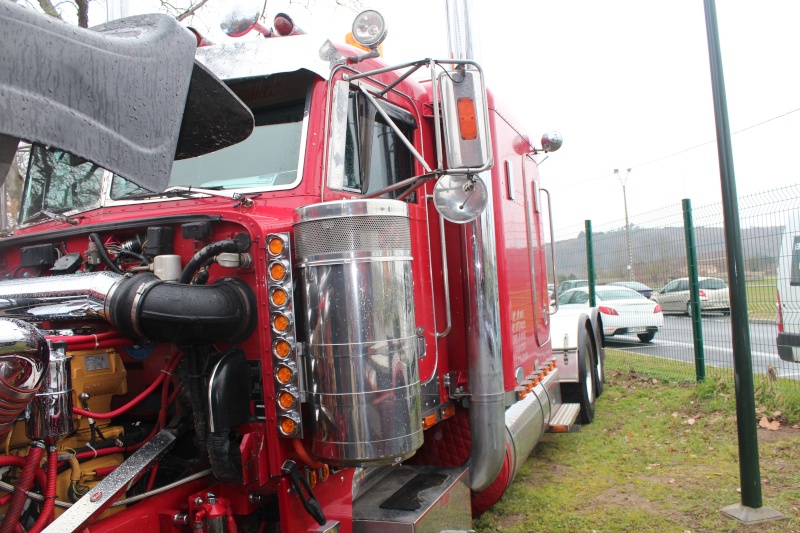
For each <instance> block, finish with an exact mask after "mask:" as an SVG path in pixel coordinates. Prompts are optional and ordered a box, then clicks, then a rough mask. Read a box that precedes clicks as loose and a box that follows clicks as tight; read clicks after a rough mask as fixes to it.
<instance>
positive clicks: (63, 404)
mask: <svg viewBox="0 0 800 533" xmlns="http://www.w3.org/2000/svg"><path fill="white" fill-rule="evenodd" d="M66 350H67V345H66V344H65V343H62V342H57V343H53V344H52V345H51V348H50V364H49V365H48V368H47V372H46V373H45V377H44V384H43V386H42V388H41V390H40V391H39V392H38V393H37V394H36V398H35V399H34V400H33V401H32V402H31V403H29V404H28V415H27V419H28V421H27V424H26V426H25V431H26V433H27V435H28V438H29V439H44V438H45V437H56V438H57V437H63V436H64V435H69V434H70V433H72V431H73V430H74V429H75V422H74V419H73V417H72V377H71V372H70V367H69V361H70V359H72V357H70V356H68V355H67V353H66Z"/></svg>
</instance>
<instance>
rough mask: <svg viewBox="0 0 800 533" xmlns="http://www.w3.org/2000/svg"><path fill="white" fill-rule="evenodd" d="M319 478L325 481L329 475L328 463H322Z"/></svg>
mask: <svg viewBox="0 0 800 533" xmlns="http://www.w3.org/2000/svg"><path fill="white" fill-rule="evenodd" d="M319 473H320V476H319V477H320V478H322V481H326V480H327V479H328V478H329V477H330V475H331V468H330V467H329V466H328V465H322V468H320V469H319Z"/></svg>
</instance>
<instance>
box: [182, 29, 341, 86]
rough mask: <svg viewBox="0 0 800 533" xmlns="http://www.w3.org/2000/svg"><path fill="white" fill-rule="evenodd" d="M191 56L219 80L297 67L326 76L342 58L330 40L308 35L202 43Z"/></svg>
mask: <svg viewBox="0 0 800 533" xmlns="http://www.w3.org/2000/svg"><path fill="white" fill-rule="evenodd" d="M195 58H196V59H197V61H198V62H200V63H202V64H203V65H205V66H206V67H207V68H208V69H209V70H210V71H211V72H213V73H214V74H216V75H217V77H219V78H220V79H223V80H231V79H239V78H253V77H257V76H269V75H270V74H277V73H279V72H294V71H295V70H298V69H300V68H304V69H306V70H310V71H311V72H313V73H315V74H317V75H319V76H320V77H322V78H323V79H328V77H329V76H330V73H331V69H332V68H333V67H334V66H336V65H337V64H338V63H339V62H340V61H342V60H344V56H342V54H341V53H340V52H339V51H338V50H337V49H336V48H335V47H334V46H333V45H332V44H331V43H330V41H327V40H323V39H320V38H319V36H312V35H293V36H292V38H291V39H259V40H255V41H237V42H234V43H231V44H218V45H215V46H204V47H202V48H198V49H197V54H196V56H195Z"/></svg>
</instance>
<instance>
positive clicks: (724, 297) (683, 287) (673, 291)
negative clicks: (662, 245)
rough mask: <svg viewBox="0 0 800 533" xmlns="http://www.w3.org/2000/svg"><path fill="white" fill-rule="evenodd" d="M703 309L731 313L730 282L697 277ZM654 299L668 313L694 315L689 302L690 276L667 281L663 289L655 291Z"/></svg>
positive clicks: (701, 308) (701, 307)
mask: <svg viewBox="0 0 800 533" xmlns="http://www.w3.org/2000/svg"><path fill="white" fill-rule="evenodd" d="M697 281H698V287H699V289H700V290H699V296H700V310H701V311H722V313H724V314H726V315H727V314H729V313H730V311H731V302H730V298H729V296H728V284H727V283H725V282H724V281H723V280H721V279H718V278H704V277H701V278H697ZM653 300H655V301H656V302H658V303H660V304H661V307H662V308H663V309H664V311H665V312H667V313H686V314H687V315H689V316H691V315H692V307H691V305H690V303H689V278H679V279H676V280H673V281H670V282H669V283H667V284H666V285H665V286H664V288H663V289H661V290H660V291H658V292H655V293H653Z"/></svg>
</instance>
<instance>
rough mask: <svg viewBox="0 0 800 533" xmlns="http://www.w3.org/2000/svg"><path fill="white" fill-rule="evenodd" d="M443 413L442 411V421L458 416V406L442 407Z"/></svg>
mask: <svg viewBox="0 0 800 533" xmlns="http://www.w3.org/2000/svg"><path fill="white" fill-rule="evenodd" d="M441 411H442V420H445V419H447V418H450V417H451V416H453V415H455V414H456V406H455V405H452V404H450V405H446V406H444V407H442V409H441Z"/></svg>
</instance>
